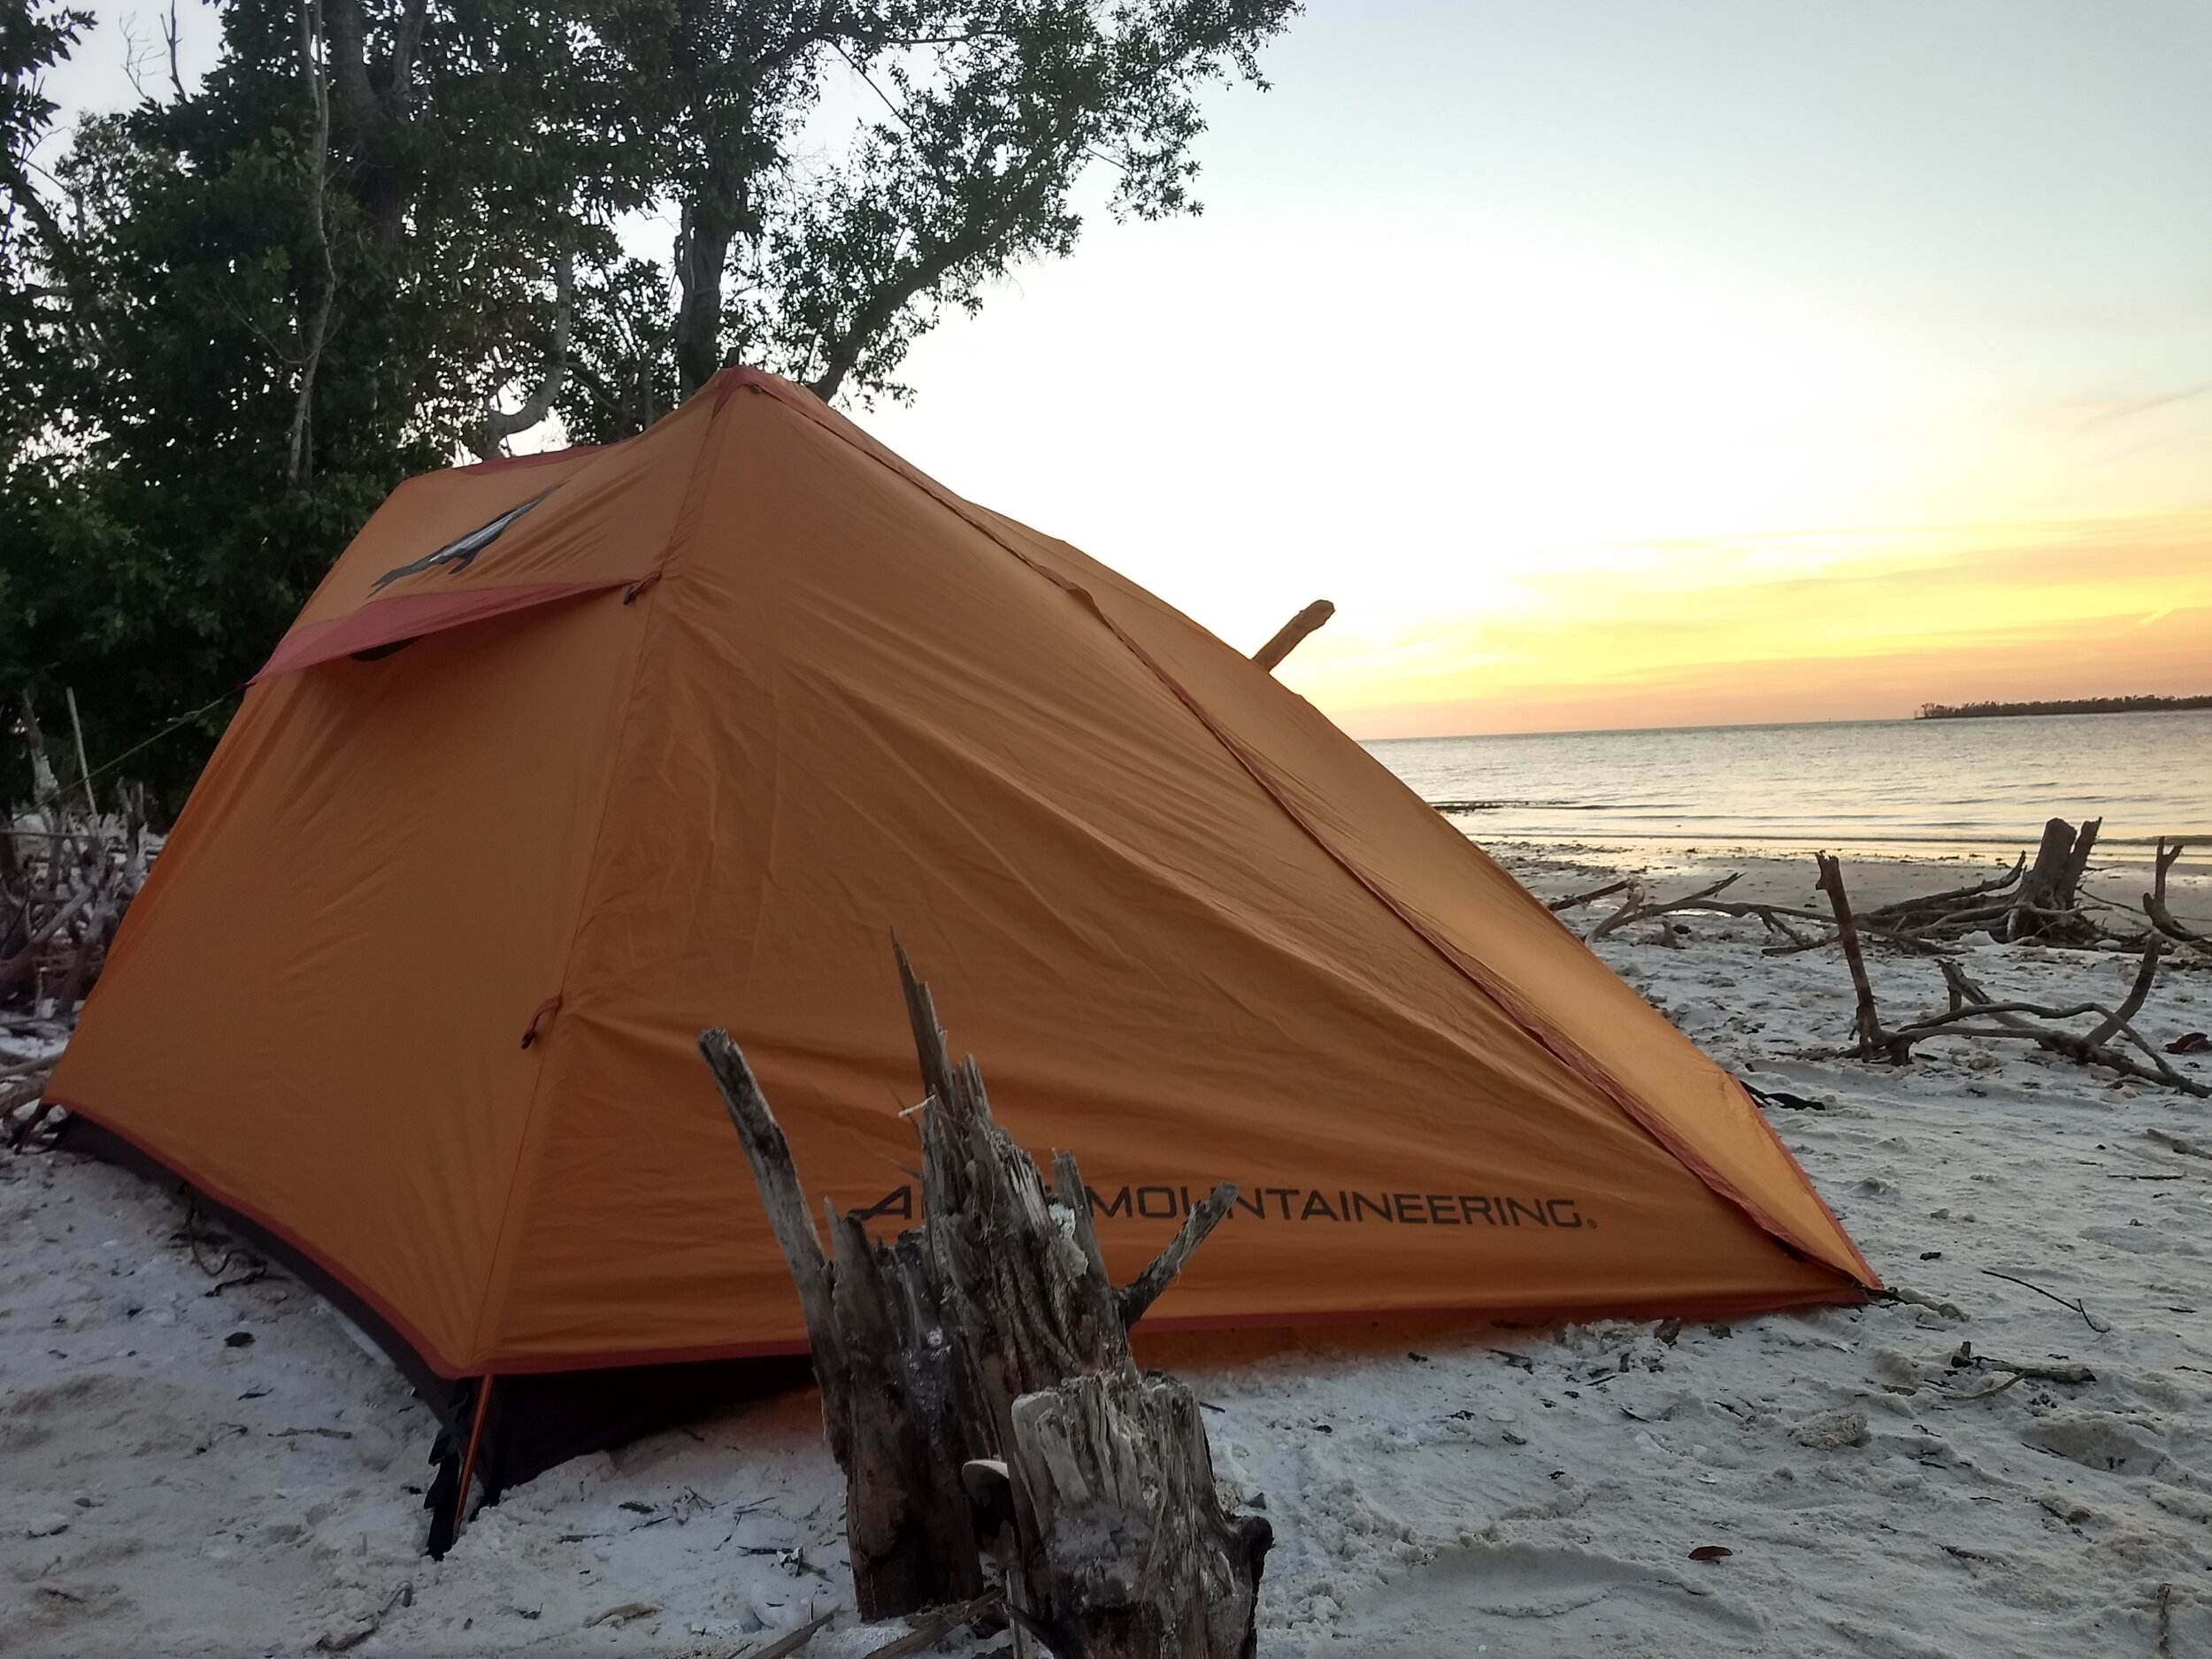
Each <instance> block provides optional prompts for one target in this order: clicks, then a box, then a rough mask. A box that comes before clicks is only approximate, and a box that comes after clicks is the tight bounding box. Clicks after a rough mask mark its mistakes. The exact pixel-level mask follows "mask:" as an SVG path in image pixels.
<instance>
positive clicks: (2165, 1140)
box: [2143, 1129, 2212, 1158]
mask: <svg viewBox="0 0 2212 1659" xmlns="http://www.w3.org/2000/svg"><path fill="white" fill-rule="evenodd" d="M2143 1133H2145V1134H2146V1135H2147V1136H2148V1137H2149V1138H2150V1139H2152V1140H2153V1141H2157V1142H2158V1144H2159V1145H2160V1146H2162V1147H2164V1148H2168V1149H2169V1150H2170V1151H2174V1152H2179V1153H2182V1154H2184V1155H2185V1156H2189V1157H2193V1158H2212V1147H2200V1146H2199V1145H2198V1144H2197V1143H2196V1142H2195V1141H2184V1140H2183V1139H2182V1138H2181V1137H2180V1136H2179V1135H2170V1134H2168V1133H2166V1132H2165V1131H2164V1130H2163V1129H2146V1130H2145V1131H2143Z"/></svg>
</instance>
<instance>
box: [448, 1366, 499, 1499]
mask: <svg viewBox="0 0 2212 1659" xmlns="http://www.w3.org/2000/svg"><path fill="white" fill-rule="evenodd" d="M491 1403H492V1377H491V1373H490V1372H489V1371H487V1372H485V1373H484V1376H483V1378H482V1379H481V1380H480V1382H479V1383H478V1384H477V1387H476V1411H475V1414H474V1416H472V1417H471V1418H470V1419H469V1443H468V1449H467V1450H466V1451H465V1452H463V1453H462V1454H461V1489H460V1490H459V1491H458V1492H457V1493H455V1494H453V1535H454V1537H456V1538H458V1537H460V1535H461V1523H462V1521H463V1520H465V1518H467V1516H468V1512H469V1482H470V1481H471V1480H472V1479H475V1476H476V1448H477V1444H478V1442H480V1440H482V1439H483V1438H484V1417H485V1414H486V1413H487V1412H488V1411H489V1410H490V1409H491Z"/></svg>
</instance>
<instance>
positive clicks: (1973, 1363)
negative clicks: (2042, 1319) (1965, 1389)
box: [1948, 1275, 2097, 1400]
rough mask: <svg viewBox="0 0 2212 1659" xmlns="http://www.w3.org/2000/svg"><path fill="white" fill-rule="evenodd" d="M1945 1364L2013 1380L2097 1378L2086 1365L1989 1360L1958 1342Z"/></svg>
mask: <svg viewBox="0 0 2212 1659" xmlns="http://www.w3.org/2000/svg"><path fill="white" fill-rule="evenodd" d="M2000 1277H2002V1275H2000ZM1948 1364H1949V1368H1950V1369H1951V1370H1953V1371H2010V1372H2011V1373H2012V1380H2013V1382H2017V1381H2019V1379H2021V1378H2023V1377H2028V1378H2032V1379H2035V1380H2037V1381H2039V1382H2055V1383H2093V1382H2094V1381H2096V1380H2097V1373H2096V1372H2095V1371H2091V1370H2090V1369H2089V1367H2088V1366H2086V1365H2039V1364H2035V1363H2032V1362H2030V1361H2027V1360H2009V1359H1993V1358H1992V1357H1990V1356H1988V1355H1986V1354H1977V1353H1976V1352H1975V1351H1974V1345H1973V1344H1972V1343H1971V1342H1962V1343H1960V1344H1959V1345H1958V1350H1957V1352H1955V1353H1954V1354H1953V1355H1952V1356H1951V1357H1950V1360H1949V1361H1948ZM2002 1386H2004V1387H2007V1388H2009V1387H2010V1386H2012V1383H2009V1382H2008V1383H2006V1384H2004V1385H2002ZM1996 1392H1997V1390H1996V1389H1990V1390H1989V1391H1988V1392H1987V1393H1986V1394H1970V1395H1968V1396H1966V1397H1967V1398H1969V1399H1972V1400H1983V1399H1986V1398H1988V1395H1989V1394H1994V1393H1996Z"/></svg>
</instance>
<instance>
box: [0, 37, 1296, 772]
mask: <svg viewBox="0 0 2212 1659" xmlns="http://www.w3.org/2000/svg"><path fill="white" fill-rule="evenodd" d="M31 5H32V9H31V10H30V11H29V12H27V13H26V15H25V17H24V18H23V19H13V18H12V16H11V19H10V20H9V21H7V22H6V23H5V24H0V70H4V72H5V73H6V74H7V77H8V79H7V81H6V96H7V102H6V104H5V105H4V107H0V121H4V122H5V123H6V127H5V134H6V148H5V156H6V158H7V159H6V168H7V171H5V172H4V173H0V193H4V200H5V205H6V209H7V219H6V222H5V226H4V228H0V236H4V241H0V261H4V267H5V273H6V275H7V277H8V280H9V286H8V293H7V296H6V298H5V301H4V304H5V307H6V309H5V311H0V331H4V351H5V365H4V368H5V373H6V377H7V380H6V386H7V390H8V391H9V393H10V396H9V401H8V408H9V411H10V416H11V419H12V421H13V423H14V424H13V426H12V427H11V429H10V431H9V435H8V439H7V443H8V449H7V452H6V457H5V459H6V465H7V468H8V472H7V479H8V483H9V491H8V500H7V503H6V504H5V506H4V508H0V698H4V699H6V700H7V701H8V702H9V703H12V702H13V700H14V698H15V696H16V695H17V694H18V693H19V692H21V691H23V690H30V691H32V692H33V693H34V694H35V695H37V696H38V697H39V698H40V699H41V700H42V701H46V700H49V699H58V695H59V691H60V688H61V687H65V686H66V687H73V688H74V689H75V691H76V694H77V696H78V699H79V703H80V704H81V707H82V709H83V710H84V713H85V718H86V724H87V733H86V734H87V740H88V747H89V748H90V749H91V751H92V756H93V758H94V760H95V761H96V762H98V761H100V760H101V759H103V758H104V757H109V756H112V755H115V754H117V753H119V752H120V751H122V750H123V749H127V748H129V747H131V746H132V745H133V744H134V743H136V742H138V741H140V740H142V739H143V738H145V737H147V736H149V735H150V733H152V732H154V731H155V730H157V729H158V728H159V727H161V726H164V725H165V724H166V723H167V722H169V721H171V720H173V719H174V718H177V717H179V716H180V715H182V714H184V713H186V712H187V711H188V710H195V709H197V708H200V707H201V705H203V704H205V703H208V702H209V701H210V699H216V700H217V706H216V707H214V708H212V709H208V710H205V711H204V713H203V714H202V715H201V716H200V717H199V718H198V719H197V721H196V724H195V725H193V726H191V727H190V728H189V730H188V731H187V732H185V733H180V735H179V736H178V737H177V738H175V739H173V740H171V741H167V742H165V744H164V745H162V746H161V747H160V748H159V749H157V750H151V751H149V752H148V754H147V756H146V757H143V758H142V759H134V762H133V763H132V768H131V770H132V771H133V772H134V775H135V776H137V777H140V778H142V779H146V780H150V781H152V782H154V783H155V784H156V785H157V799H160V800H163V801H165V802H166V803H169V804H172V805H173V804H175V803H177V802H178V801H180V798H181V794H182V791H183V789H184V787H187V786H188V782H189V780H190V779H191V777H192V776H193V775H194V774H195V773H196V771H197V769H198V765H199V764H200V762H201V760H202V759H203V758H204V755H205V752H206V749H207V746H208V743H209V741H211V737H212V735H213V734H214V733H216V732H218V731H219V729H220V726H221V723H222V721H223V719H224V718H226V714H227V710H226V709H225V707H224V706H222V704H221V702H220V699H221V697H222V695H223V694H224V693H225V692H226V691H227V689H229V688H234V687H236V686H237V685H239V684H240V682H241V681H242V680H243V679H244V678H245V677H246V676H247V675H248V674H250V672H252V670H253V669H254V668H255V667H256V666H257V664H258V663H259V662H260V661H261V660H262V658H263V657H265V655H266V653H267V651H268V650H269V649H270V648H271V646H272V645H273V642H274V641H275V640H276V638H277V637H278V635H279V634H281V632H282V630H283V628H284V627H285V626H286V625H287V624H288V621H289V619H290V618H291V617H292V615H293V614H294V613H295V612H296V610H297V608H298V606H299V604H300V603H302V601H303V599H304V597H305V595H306V594H307V593H308V592H309V591H310V590H311V588H312V586H313V584H314V583H315V582H316V581H317V580H319V578H320V577H321V575H322V573H323V572H324V571H325V570H326V569H327V567H328V565H329V563H330V561H331V559H332V558H333V557H334V556H335V555H336V553H337V552H338V551H339V549H342V547H343V546H344V544H345V542H346V541H347V540H348V539H349V537H350V536H351V535H352V534H353V533H354V532H355V531H356V530H357V529H358V527H359V526H360V525H361V523H362V521H363V520H364V519H365V518H366V517H367V515H368V514H369V513H370V512H371V511H373V510H374V508H375V506H376V504H377V503H379V502H380V500H381V499H382V498H383V497H384V496H385V495H387V494H388V492H389V491H390V490H391V489H392V488H394V487H395V486H396V484H397V483H398V482H399V481H400V480H402V479H403V478H405V477H407V476H408V475H410V474H411V473H414V472H422V471H426V470H428V469H431V468H434V467H436V466H440V465H448V464H449V463H450V462H452V461H453V460H455V459H457V458H460V457H465V456H467V455H470V454H476V455H484V454H490V453H495V452H497V451H498V450H499V449H501V448H503V446H504V444H505V443H506V442H507V441H508V440H510V439H511V438H512V437H513V436H514V435H515V434H517V433H518V432H520V431H523V430H525V429H526V428H528V427H531V426H536V425H538V424H539V423H540V422H541V420H542V419H545V418H546V417H547V416H548V415H549V414H554V415H557V417H558V419H559V420H560V422H561V424H562V426H564V427H565V430H566V431H567V433H568V434H570V436H572V438H574V439H577V440H579V441H585V442H608V441H611V440H615V439H619V438H622V437H625V436H627V435H629V434H632V433H634V432H637V431H640V430H641V429H642V428H643V427H644V426H647V425H649V423H650V422H651V421H652V420H653V419H656V418H657V417H658V416H659V415H661V414H663V413H665V412H666V411H667V410H668V409H669V408H670V407H671V406H672V404H673V403H674V402H675V401H676V400H677V399H679V398H680V396H683V395H685V394H686V393H687V392H689V391H690V390H693V389H695V388H696V387H697V386H698V385H699V384H700V383H701V382H702V381H703V380H704V379H705V378H706V377H707V376H708V375H710V374H711V373H713V372H714V370H715V369H716V368H718V367H719V366H720V365H722V364H723V363H724V362H726V361H728V360H730V359H731V358H732V357H743V358H745V359H746V360H749V361H752V362H755V363H758V364H762V365H766V366H769V367H772V368H777V369H780V370H782V371H783V372H785V373H791V374H793V375H795V377H797V378H800V379H802V380H806V381H807V382H808V383H810V384H811V385H812V386H813V387H814V388H816V389H817V390H818V392H820V393H821V394H822V395H823V396H847V397H854V396H857V397H861V398H868V397H872V396H877V395H883V394H888V395H892V396H902V395H904V394H905V390H906V388H902V387H901V386H900V385H899V383H898V381H897V380H896V375H897V373H898V371H899V367H900V365H901V363H902V359H903V358H904V357H905V355H906V352H907V350H908V349H909V347H910V345H911V343H912V342H913V341H914V340H915V339H917V338H918V337H919V335H920V334H923V333H924V332H926V330H927V329H928V328H930V327H931V326H933V325H934V324H935V322H936V321H937V320H938V319H940V318H941V316H942V315H944V314H945V313H946V312H947V311H973V310H975V309H976V308H977V307H978V306H979V304H980V303H981V299H982V296H983V295H984V293H985V292H986V290H987V287H988V285H989V284H990V283H991V282H992V281H993V280H996V279H997V278H999V277H1002V276H1003V275H1004V274H1005V273H1007V272H1009V271H1010V270H1011V269H1012V268H1013V267H1014V266H1015V265H1018V263H1020V262H1021V261H1023V260H1025V259H1034V258H1041V257H1057V256H1061V255H1064V254H1066V253H1068V252H1069V251H1070V250H1072V248H1073V247H1074V246H1075V243H1076V241H1077V239H1078V236H1079V233H1080V230H1081V226H1082V216H1081V211H1079V201H1080V200H1082V199H1084V198H1083V197H1082V196H1081V192H1082V190H1083V188H1085V187H1084V185H1083V180H1085V178H1086V177H1087V175H1090V174H1092V173H1102V174H1105V175H1110V184H1109V185H1107V186H1106V187H1105V188H1103V189H1102V190H1100V191H1098V192H1097V193H1096V194H1097V195H1098V196H1099V198H1100V199H1101V200H1102V204H1103V205H1104V207H1105V208H1106V209H1107V210H1108V211H1112V212H1115V213H1118V214H1134V215H1138V216H1144V217H1154V216H1158V215H1161V214H1166V213H1174V212H1183V211H1195V208H1196V203H1195V201H1194V197H1193V196H1192V195H1191V193H1190V191H1191V180H1192V178H1193V177H1194V173H1195V171H1196V166H1195V163H1194V161H1193V159H1192V158H1191V154H1190V150H1191V146H1192V144H1193V142H1194V139H1195V138H1196V136H1197V134H1199V133H1200V131H1201V130H1202V120H1201V117H1200V113H1199V103H1198V100H1199V98H1200V96H1201V95H1202V92H1203V90H1204V89H1205V88H1206V87H1207V86H1209V85H1210V84H1215V83H1221V82H1233V81H1239V80H1243V81H1253V82H1258V81H1259V73H1258V68H1257V64H1256V52H1257V50H1258V49H1259V47H1260V45H1261V44H1262V43H1263V42H1264V41H1265V40H1266V39H1267V38H1269V37H1270V36H1271V35H1273V34H1274V33H1276V32H1277V31H1279V29H1281V28H1282V27H1284V26H1285V24H1286V21H1287V19H1288V18H1289V16H1290V14H1291V13H1292V12H1293V11H1294V0H1119V3H1118V4H1105V3H1104V0H797V3H796V4H793V3H789V0H787V3H785V4H774V3H773V0H593V3H591V4H587V3H586V0H230V4H227V5H226V7H225V8H224V11H223V13H222V27H223V41H222V51H221V54H220V57H219V62H218V64H217V65H216V67H215V69H214V70H213V72H212V73H211V74H210V75H209V76H208V77H207V79H206V81H204V83H203V84H202V85H201V86H199V87H198V88H192V89H186V88H182V87H178V88H176V89H175V91H174V93H173V96H162V97H159V98H156V97H152V96H149V97H147V98H145V99H143V100H142V102H140V103H139V104H137V105H136V106H135V107H134V108H132V109H130V110H127V111H124V112H122V113H120V114H116V115H107V116H100V117H96V118H92V119H86V120H84V121H81V123H80V124H79V125H78V127H77V128H76V130H75V133H74V134H73V142H71V144H70V146H69V148H68V150H67V153H66V154H65V157H63V158H62V159H61V160H60V161H58V163H57V164H56V165H55V166H54V169H53V172H52V174H51V175H50V177H49V178H46V179H37V178H34V177H33V176H31V174H30V173H28V172H27V170H26V164H27V160H28V156H29V147H30V145H31V144H33V143H35V142H37V139H38V137H39V135H40V134H42V133H43V132H44V131H45V130H46V128H47V127H48V126H49V125H50V122H51V120H52V119H53V113H54V111H53V110H52V107H51V105H50V104H48V103H46V102H45V101H44V100H43V99H42V97H41V96H39V95H38V93H37V91H36V78H37V75H38V73H39V72H40V70H41V69H42V66H43V65H47V64H50V63H51V62H53V61H55V60H56V58H58V57H59V56H60V55H62V54H64V53H65V52H66V51H67V50H68V49H69V46H70V44H71V43H72V42H73V41H74V39H75V38H76V35H77V34H78V32H79V31H80V30H81V27H83V24H84V21H85V19H83V18H82V17H81V15H80V14H77V13H74V12H67V11H65V10H62V9H60V8H59V7H57V6H55V5H53V4H50V0H31ZM840 111H843V112H842V114H840ZM856 111H857V112H856ZM841 135H842V136H843V137H845V138H846V139H847V140H848V141H849V142H845V144H844V147H843V148H842V150H839V149H837V148H836V147H835V142H834V141H836V140H837V139H838V138H839V137H840V136H841ZM657 215H666V216H667V217H669V218H672V219H673V220H674V225H675V235H674V242H673V246H672V249H671V250H670V255H669V257H668V259H667V260H666V262H665V263H662V262H661V261H659V260H657V259H656V258H654V257H650V251H649V247H648V246H647V244H646V240H645V239H646V236H647V234H648V232H649V227H652V226H653V225H654V224H655V223H656V222H657V220H656V216H657ZM0 759H4V757H0ZM4 775H5V776H6V777H7V779H8V781H7V782H6V783H5V784H0V794H11V793H18V792H19V790H20V787H21V779H20V774H19V771H17V770H11V771H10V772H7V773H5V774H4Z"/></svg>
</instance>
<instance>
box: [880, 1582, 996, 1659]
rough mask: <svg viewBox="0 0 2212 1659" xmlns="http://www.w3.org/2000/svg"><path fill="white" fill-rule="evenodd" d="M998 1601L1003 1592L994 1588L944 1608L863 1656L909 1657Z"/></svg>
mask: <svg viewBox="0 0 2212 1659" xmlns="http://www.w3.org/2000/svg"><path fill="white" fill-rule="evenodd" d="M998 1605H999V1593H998V1592H997V1591H996V1590H991V1591H987V1592H986V1593H985V1594H982V1595H979V1596H977V1597H976V1598H975V1599H974V1600H973V1601H963V1602H961V1603H959V1604H958V1605H957V1606H956V1607H946V1608H940V1609H938V1610H937V1611H936V1612H934V1613H932V1614H931V1615H929V1617H926V1618H925V1619H923V1620H922V1622H921V1623H920V1624H917V1625H916V1626H915V1627H914V1628H913V1629H912V1630H910V1631H909V1632H907V1633H906V1634H905V1635H903V1636H899V1637H895V1638H894V1639H893V1640H890V1641H887V1642H886V1643H884V1644H883V1646H882V1647H871V1648H870V1649H869V1650H868V1651H867V1652H866V1653H865V1654H864V1655H862V1659H908V1655H910V1654H918V1653H921V1652H924V1651H926V1649H928V1648H931V1647H935V1646H936V1645H937V1644H938V1643H939V1642H941V1641H942V1640H944V1639H945V1638H946V1637H947V1636H948V1635H949V1634H951V1633H952V1632H954V1631H956V1630H957V1629H958V1628H959V1627H960V1626H961V1625H963V1624H966V1623H967V1622H968V1621H969V1620H970V1619H972V1618H974V1617H978V1616H979V1615H980V1614H983V1613H987V1612H988V1611H990V1610H991V1609H993V1608H995V1607H997V1606H998Z"/></svg>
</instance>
